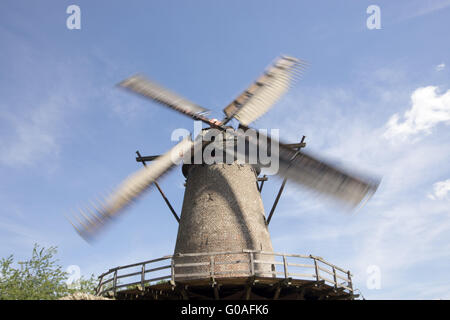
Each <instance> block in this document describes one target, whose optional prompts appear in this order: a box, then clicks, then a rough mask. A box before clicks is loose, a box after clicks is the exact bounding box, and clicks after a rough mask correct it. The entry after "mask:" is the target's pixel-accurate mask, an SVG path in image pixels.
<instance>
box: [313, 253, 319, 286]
mask: <svg viewBox="0 0 450 320" xmlns="http://www.w3.org/2000/svg"><path fill="white" fill-rule="evenodd" d="M313 260H314V269H315V270H316V281H317V282H319V281H320V275H319V265H318V264H317V260H316V258H313Z"/></svg>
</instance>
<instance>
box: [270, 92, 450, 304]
mask: <svg viewBox="0 0 450 320" xmlns="http://www.w3.org/2000/svg"><path fill="white" fill-rule="evenodd" d="M367 85H368V86H370V85H371V84H370V83H369V84H367ZM390 88H395V90H392V89H390ZM380 89H383V91H385V92H386V93H388V94H387V95H386V96H387V97H392V99H394V100H392V99H387V100H382V99H385V97H384V96H383V97H382V96H380V93H381V92H382V90H380V91H378V90H377V91H376V93H375V96H373V97H369V99H360V98H359V95H356V94H353V93H351V92H348V95H347V96H345V98H344V97H342V96H341V95H338V94H330V92H335V91H333V89H332V88H328V89H327V90H323V88H321V90H317V91H315V90H304V91H305V92H307V93H305V94H304V96H303V95H298V96H295V98H292V101H294V102H295V101H302V102H303V103H304V104H305V105H307V106H309V105H310V106H315V107H314V108H304V109H303V110H302V113H301V115H300V116H299V117H297V118H295V117H294V118H292V119H285V120H283V119H282V118H278V117H277V116H276V115H275V116H274V118H275V120H277V121H279V122H278V124H279V126H280V127H281V128H283V135H285V133H288V134H289V133H295V134H296V135H297V134H298V130H299V129H301V130H302V131H301V133H305V134H306V135H307V137H308V138H307V142H308V146H307V150H310V149H311V150H318V149H320V152H319V154H320V155H324V156H329V157H330V158H331V159H338V160H342V164H343V165H344V166H345V167H347V168H357V169H361V170H362V169H367V170H368V172H372V173H374V172H375V173H379V174H381V175H382V176H383V180H382V183H381V185H380V188H379V190H378V191H377V193H376V194H375V195H374V197H373V198H372V199H371V200H370V201H369V202H368V203H367V204H366V206H365V207H364V208H363V209H362V210H360V211H359V212H358V213H357V214H356V215H351V216H348V215H343V214H342V211H341V210H339V209H337V210H336V207H335V206H333V205H332V204H329V203H328V202H327V203H325V202H323V201H321V199H320V198H316V197H311V196H310V195H309V194H307V193H305V192H304V191H303V190H302V189H301V188H298V187H297V186H294V184H293V183H290V184H288V185H287V189H286V193H285V195H284V196H285V197H284V200H283V202H280V205H279V209H280V210H279V212H278V213H277V217H278V218H277V221H276V222H273V223H272V228H273V229H272V230H273V231H275V230H276V229H275V228H277V226H279V225H280V226H281V225H282V229H280V231H279V232H278V233H277V232H272V236H273V241H274V245H275V246H276V247H279V248H280V249H279V250H281V249H282V250H284V251H286V252H297V253H312V254H317V255H320V256H323V257H324V258H325V259H326V260H328V261H330V262H332V263H335V264H336V265H339V266H341V267H343V268H349V269H350V270H351V271H352V272H353V273H354V274H355V278H354V280H355V287H357V288H360V289H361V291H362V292H363V294H364V296H366V297H367V298H385V299H386V298H402V299H411V298H425V299H433V298H445V297H447V296H448V295H446V293H445V290H438V291H431V290H430V291H429V292H427V293H426V294H425V293H423V292H420V290H419V289H420V288H422V289H424V288H426V287H428V286H429V285H430V283H435V282H437V281H439V279H440V278H442V279H443V281H447V282H448V279H449V278H448V277H447V276H446V270H447V269H448V264H449V263H450V261H449V260H448V258H447V257H448V255H449V252H450V246H449V245H448V236H447V235H448V234H449V231H450V223H449V221H450V220H449V212H448V204H446V203H445V202H440V201H430V200H429V199H427V198H426V197H424V196H423V195H424V194H423V191H422V190H423V189H422V188H426V187H427V186H428V185H429V184H430V180H431V181H437V180H439V179H440V177H441V176H442V175H443V174H448V169H449V166H447V165H442V164H446V163H449V161H448V160H449V159H450V145H448V144H443V143H442V140H445V137H446V136H448V134H446V133H444V135H440V136H438V135H434V136H432V137H430V139H429V141H427V143H426V144H425V143H418V144H415V145H414V147H413V148H411V144H386V142H385V141H384V139H380V136H382V135H383V134H384V133H385V132H386V125H385V123H386V119H388V118H389V116H390V114H389V113H386V112H381V110H380V109H379V106H380V105H382V106H384V111H385V110H386V109H388V110H389V108H391V107H394V106H396V105H398V103H399V102H400V103H404V101H398V100H397V98H398V95H399V94H402V95H403V91H402V90H399V87H398V86H391V85H390V84H389V85H386V86H385V87H384V88H380ZM420 89H423V88H419V89H418V90H415V91H414V93H417V92H419V94H420V92H421V91H420ZM336 92H339V90H337V91H336ZM431 93H432V94H431V97H433V98H434V99H437V100H438V102H439V101H440V102H441V103H442V101H447V100H448V96H449V95H450V91H449V92H447V93H446V94H443V95H437V94H436V91H435V88H434V87H433V90H432V91H431ZM408 96H409V95H406V96H405V98H406V99H407V97H408ZM413 96H414V97H415V98H416V99H413V107H412V108H411V110H410V112H409V117H406V116H405V118H406V119H410V118H411V119H415V117H414V115H415V113H414V112H417V111H416V110H415V109H414V106H416V108H417V106H422V107H423V106H424V103H422V102H421V100H420V99H418V98H420V95H419V97H417V94H416V95H414V94H413ZM425 96H426V95H425ZM370 98H371V99H370ZM446 99H447V100H446ZM381 102H382V103H381ZM428 103H431V110H432V111H431V112H436V110H434V108H433V106H434V105H435V101H433V100H432V101H431V102H430V101H429V99H428ZM366 104H368V105H366ZM348 105H351V106H352V108H351V109H347V108H346V106H348ZM287 106H289V107H290V108H286V109H287V110H284V112H282V110H280V114H283V113H284V114H286V113H288V112H289V110H291V111H290V112H292V110H295V108H296V105H295V104H291V105H289V104H286V107H287ZM425 106H428V105H427V104H425ZM283 107H285V106H278V108H280V109H281V108H283ZM428 107H430V106H428ZM425 109H426V111H429V110H427V108H425ZM413 110H414V112H413ZM421 115H422V113H420V112H419V118H421V117H420V116H421ZM435 116H436V115H435ZM429 118H430V117H429V116H428V118H427V117H425V119H429ZM438 118H439V117H438ZM273 120H274V119H273V118H272V119H270V120H269V119H268V121H271V122H273ZM422 120H423V119H422ZM431 120H435V119H434V118H433V117H431ZM404 122H406V123H407V124H408V125H411V127H412V128H413V129H415V130H419V129H420V130H421V131H420V130H419V131H418V132H424V131H425V130H424V127H427V126H426V125H428V124H429V123H428V122H429V121H428V122H425V124H423V123H422V122H421V121H418V123H416V122H414V121H412V120H409V122H408V120H404ZM431 122H432V123H433V125H436V124H437V122H435V121H431ZM397 124H398V123H397ZM401 124H403V123H401ZM401 124H400V125H401ZM403 125H404V124H403ZM324 128H326V129H325V130H324ZM285 140H288V141H289V142H290V141H294V140H295V136H293V137H287V138H285ZM287 225H288V226H287ZM290 229H292V230H293V231H291V232H290V231H289V230H290ZM281 230H282V231H281ZM433 261H438V262H439V263H441V265H440V267H437V268H436V269H435V273H434V275H433V276H432V277H427V276H424V274H425V272H424V267H423V265H425V264H428V263H430V264H431V263H432V262H433ZM369 265H377V266H379V267H380V269H381V272H382V274H381V276H382V290H368V289H367V288H366V286H365V285H366V279H367V267H368V266H369ZM412 272H414V273H415V275H414V276H413V277H414V281H415V284H417V288H416V289H417V290H412V291H410V292H407V291H405V290H404V288H405V287H407V286H408V285H410V280H411V277H410V276H409V273H412ZM407 273H408V275H407Z"/></svg>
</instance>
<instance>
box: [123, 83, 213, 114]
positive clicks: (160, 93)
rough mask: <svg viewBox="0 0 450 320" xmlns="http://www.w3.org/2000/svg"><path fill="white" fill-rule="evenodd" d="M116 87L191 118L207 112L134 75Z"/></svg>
mask: <svg viewBox="0 0 450 320" xmlns="http://www.w3.org/2000/svg"><path fill="white" fill-rule="evenodd" d="M118 85H119V86H120V87H123V88H126V89H128V90H130V91H132V92H134V93H138V94H140V95H142V96H144V97H147V98H150V99H152V100H154V101H156V102H158V103H160V104H162V105H165V106H167V107H169V108H172V109H174V110H176V111H179V112H181V113H184V114H186V115H188V116H191V117H195V116H198V115H200V114H202V113H205V112H208V111H209V110H208V109H205V108H202V107H200V106H199V105H196V104H195V103H193V102H191V101H189V100H187V99H186V98H183V97H181V96H180V95H178V94H176V93H174V92H172V91H169V90H168V89H165V88H163V87H162V86H160V85H159V84H157V83H155V82H153V81H150V80H148V79H146V78H145V77H144V76H142V75H134V76H132V77H130V78H128V79H125V80H123V81H122V82H120V83H119V84H118Z"/></svg>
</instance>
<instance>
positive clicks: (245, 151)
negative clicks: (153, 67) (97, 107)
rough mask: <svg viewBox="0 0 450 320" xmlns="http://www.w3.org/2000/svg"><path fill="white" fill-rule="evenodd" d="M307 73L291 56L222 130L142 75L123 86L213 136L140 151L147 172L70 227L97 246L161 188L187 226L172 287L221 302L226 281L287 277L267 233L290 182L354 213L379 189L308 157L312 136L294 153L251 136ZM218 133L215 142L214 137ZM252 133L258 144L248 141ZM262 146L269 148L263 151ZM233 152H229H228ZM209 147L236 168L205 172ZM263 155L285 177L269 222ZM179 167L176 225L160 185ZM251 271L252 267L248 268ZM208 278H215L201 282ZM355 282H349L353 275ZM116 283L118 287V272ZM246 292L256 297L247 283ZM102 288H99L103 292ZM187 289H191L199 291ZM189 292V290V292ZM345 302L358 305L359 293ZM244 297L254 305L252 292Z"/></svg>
mask: <svg viewBox="0 0 450 320" xmlns="http://www.w3.org/2000/svg"><path fill="white" fill-rule="evenodd" d="M305 67H306V63H305V62H304V61H302V60H299V59H296V58H293V57H289V56H281V57H279V58H277V59H276V60H275V61H274V62H273V63H272V64H271V65H270V66H269V67H268V68H267V69H266V71H265V72H264V73H263V75H261V76H260V77H259V78H258V79H257V80H256V81H255V82H254V83H252V84H251V85H250V86H249V87H248V89H247V90H245V91H244V92H243V93H242V94H241V95H239V96H238V97H237V98H236V99H235V100H233V101H232V102H231V103H230V104H229V105H228V106H227V107H225V109H224V110H223V111H224V113H225V116H224V118H223V119H222V120H220V121H219V120H217V119H211V118H208V117H207V114H209V110H208V109H205V108H203V107H201V106H199V105H197V104H195V103H193V102H191V101H189V100H187V99H186V98H184V97H181V96H180V95H178V94H176V93H174V92H172V91H169V90H167V89H165V88H163V87H162V86H160V85H159V84H157V83H155V82H153V81H151V80H148V79H147V78H145V77H144V76H142V75H134V76H131V77H130V78H128V79H126V80H124V81H122V82H120V83H119V86H120V87H122V88H125V89H127V90H129V91H131V92H133V93H136V94H138V95H140V96H143V97H146V98H149V99H151V100H153V101H155V102H158V103H159V104H161V105H163V106H166V107H169V108H171V109H173V110H176V111H178V112H180V113H182V114H185V115H187V116H189V117H191V118H192V119H194V120H199V121H202V122H203V123H206V124H207V125H208V126H209V127H208V128H206V129H203V130H202V132H201V133H200V134H199V135H198V136H197V137H194V139H193V140H192V139H191V137H190V136H188V137H186V138H184V139H183V140H182V141H181V142H179V143H178V144H176V145H175V146H174V147H172V148H171V149H170V150H169V151H168V152H166V153H165V154H163V155H159V156H146V157H142V156H141V155H140V153H139V152H137V155H138V156H137V158H136V160H137V161H139V162H142V163H143V164H144V166H143V168H141V169H140V170H138V171H137V172H135V173H134V174H132V175H131V176H129V177H128V178H127V179H126V180H125V181H124V182H123V183H122V184H121V185H120V186H119V187H118V188H117V189H116V190H115V191H113V192H112V193H111V194H110V195H109V196H108V197H106V198H105V199H104V200H103V201H99V202H97V204H93V205H92V206H91V207H90V208H88V209H86V210H81V211H80V215H79V216H77V217H76V219H77V223H72V224H73V226H74V227H75V229H76V230H77V232H78V233H79V234H80V235H81V236H82V237H84V238H85V239H91V238H93V237H94V236H96V235H97V234H98V233H99V232H100V231H101V230H102V229H103V228H104V227H105V226H106V225H107V224H108V223H110V221H111V220H114V219H115V218H116V217H117V216H119V215H120V214H121V213H122V212H124V211H125V209H126V208H127V207H128V206H129V205H130V204H131V203H132V202H133V201H135V200H137V199H138V198H139V197H140V196H142V195H143V194H144V193H145V192H146V191H147V190H148V189H149V188H150V187H151V186H152V185H155V186H156V188H157V189H158V190H159V192H160V193H161V194H162V195H163V197H164V200H165V201H166V203H167V204H168V206H169V208H170V210H171V212H172V214H173V215H174V217H175V218H176V219H177V221H178V222H179V228H178V235H177V241H176V245H175V250H174V254H173V256H171V276H170V277H171V285H172V286H173V285H175V284H176V283H178V284H179V283H180V281H181V282H183V281H188V282H189V281H190V280H192V279H197V280H198V279H200V280H201V279H211V278H212V279H214V280H213V285H212V287H214V288H215V291H214V296H215V297H216V298H217V297H218V291H217V290H218V289H217V288H218V286H217V279H218V278H220V279H226V278H228V279H229V280H230V279H241V278H242V277H241V276H240V275H242V274H245V272H250V275H251V279H253V280H254V279H255V278H254V277H255V276H258V277H262V278H264V279H272V280H273V281H277V279H278V278H277V274H278V273H279V272H277V271H276V265H277V264H279V263H278V262H277V260H276V254H274V255H272V256H270V255H271V253H273V248H272V242H271V239H270V234H269V231H268V224H269V223H270V221H271V219H272V216H273V213H274V210H275V207H276V205H277V203H278V200H279V198H280V195H281V193H282V191H283V188H284V186H285V184H286V180H287V179H289V181H292V182H294V183H297V184H299V185H301V186H304V187H306V188H308V189H310V190H313V191H315V192H317V193H319V194H321V195H323V196H326V197H330V198H332V199H334V200H337V201H338V202H341V203H343V204H345V205H348V206H350V207H356V206H358V205H360V204H361V203H363V202H364V201H365V200H367V199H368V198H369V197H370V196H371V195H372V194H373V193H374V192H375V191H376V189H377V187H378V184H379V181H378V180H377V179H375V178H370V177H367V176H363V175H361V174H356V173H353V172H349V171H345V170H343V169H341V168H338V167H336V166H334V165H332V164H330V163H327V162H326V161H324V160H322V159H319V158H317V157H315V156H312V155H310V154H308V153H307V152H304V151H301V148H303V147H304V146H305V145H306V144H305V142H304V138H305V137H303V138H302V140H301V142H300V143H294V144H287V143H283V142H281V141H278V140H277V139H274V138H272V137H270V136H269V135H266V134H264V133H262V132H260V131H257V130H255V129H253V128H250V124H251V123H252V122H253V121H254V120H256V119H257V118H259V117H260V116H262V115H263V114H264V113H266V112H267V111H268V110H269V109H270V108H271V107H272V106H273V105H274V104H275V103H276V101H277V100H278V99H279V98H280V97H281V96H282V95H283V94H284V93H285V92H286V91H287V90H288V89H289V87H290V86H292V84H293V83H294V82H295V80H297V79H298V78H299V77H300V76H301V75H302V73H303V71H304V70H305ZM233 119H234V120H236V121H238V122H239V127H238V128H233V127H232V126H230V125H228V124H229V123H230V121H231V120H233ZM212 133H214V138H211V135H212ZM249 133H250V135H249ZM252 134H253V137H256V139H250V138H249V136H252ZM218 138H220V139H218ZM239 141H244V147H243V148H239V147H238V144H239ZM263 141H264V142H266V143H262V142H263ZM230 145H231V148H227V147H226V146H230ZM211 146H214V148H213V150H214V151H213V153H215V152H217V150H219V151H223V155H226V156H229V158H227V159H231V161H230V162H227V163H225V162H222V163H220V162H219V163H209V162H208V163H207V161H205V159H204V153H205V150H207V149H208V148H209V150H210V151H211ZM273 146H275V147H273ZM252 150H253V152H252ZM255 150H256V152H254V151H255ZM264 153H265V154H268V155H270V156H271V159H276V161H277V165H278V170H277V172H276V174H278V175H279V176H281V177H283V178H284V180H283V183H282V186H281V188H280V191H279V192H278V195H277V197H276V200H275V203H274V205H273V207H272V210H271V211H270V213H269V215H268V217H267V218H266V215H265V213H264V207H263V203H262V199H261V195H260V193H261V190H262V187H263V184H264V181H266V180H267V177H266V176H264V177H259V174H260V171H261V168H264V167H267V163H265V162H264V161H262V159H261V154H264ZM198 157H199V158H198ZM196 159H200V162H199V161H195V160H196ZM239 159H240V160H241V161H239ZM242 159H244V161H242ZM147 162H151V163H149V164H147ZM181 163H183V164H182V169H183V170H182V171H183V174H184V176H185V177H186V189H185V194H184V201H183V208H182V212H181V216H180V217H178V215H177V214H176V212H175V210H174V209H173V207H172V206H171V205H170V203H169V201H168V200H167V198H166V197H165V195H164V193H163V192H162V190H161V188H160V186H159V184H158V182H157V181H158V180H159V179H160V178H161V177H162V176H163V175H165V174H166V173H168V172H169V171H170V170H172V169H173V168H174V167H175V166H176V165H179V164H181ZM267 256H269V257H267ZM264 257H265V260H264ZM246 258H249V260H248V261H247V260H246ZM313 259H314V263H315V265H316V268H315V271H316V281H319V282H317V283H316V284H315V285H316V286H317V284H318V283H319V284H320V281H321V280H320V279H319V271H320V270H319V268H318V267H317V263H318V262H317V261H320V259H319V258H317V259H319V260H317V259H316V258H313ZM263 260H264V261H263ZM242 261H245V262H244V263H242ZM283 261H284V267H285V270H284V275H285V279H284V280H283V281H284V282H283V283H285V282H286V281H287V280H286V279H290V277H288V272H287V266H288V265H289V263H287V262H286V257H285V256H283ZM247 262H249V263H250V268H248V266H249V264H248V263H247ZM258 262H259V263H258ZM144 265H145V264H144ZM291 265H292V264H291ZM294 265H295V264H294ZM211 268H212V269H211ZM336 268H338V267H335V266H333V270H334V272H336ZM144 269H145V268H144V267H143V270H144ZM154 269H157V268H154ZM338 269H339V268H338ZM152 270H153V269H152ZM146 272H148V270H147V271H145V272H144V271H142V278H141V280H140V283H141V284H142V287H141V289H142V288H143V287H144V283H145V282H148V281H147V280H145V273H146ZM205 274H207V275H210V276H202V275H205ZM219 275H220V276H219ZM334 277H335V281H334V283H335V287H334V289H342V287H341V288H339V286H338V281H337V278H336V277H339V276H337V275H336V273H334ZM348 277H349V278H350V273H348ZM349 278H348V279H347V280H349ZM102 279H103V276H102ZM112 279H113V280H111V281H113V282H114V283H115V284H116V280H117V270H116V271H115V276H114V277H113V278H112ZM114 279H115V280H114ZM288 282H289V281H288ZM245 283H247V285H246V288H248V287H249V286H248V282H245ZM252 283H255V282H254V281H253V282H252ZM289 283H290V282H289ZM103 284H104V282H103V283H102V280H101V281H100V286H101V285H103ZM214 284H216V285H214ZM189 286H190V287H192V283H190V284H189ZM181 287H182V288H186V287H187V285H186V284H185V285H183V286H181ZM278 287H280V288H281V286H278ZM278 287H277V288H278ZM343 287H344V288H347V289H351V285H350V288H349V287H348V286H345V285H343ZM114 288H115V287H114ZM230 290H231V289H230ZM246 290H247V289H246ZM99 291H101V290H99ZM114 292H116V289H114ZM176 292H178V293H179V294H180V295H181V296H182V297H186V296H187V294H186V291H185V290H184V289H182V290H181V291H176ZM180 292H181V293H180ZM183 292H184V294H183ZM246 292H247V291H246ZM347 294H350V296H352V294H353V292H351V293H348V292H347ZM278 295H279V293H278ZM231 296H232V295H231ZM245 296H246V297H250V293H248V294H246V295H245Z"/></svg>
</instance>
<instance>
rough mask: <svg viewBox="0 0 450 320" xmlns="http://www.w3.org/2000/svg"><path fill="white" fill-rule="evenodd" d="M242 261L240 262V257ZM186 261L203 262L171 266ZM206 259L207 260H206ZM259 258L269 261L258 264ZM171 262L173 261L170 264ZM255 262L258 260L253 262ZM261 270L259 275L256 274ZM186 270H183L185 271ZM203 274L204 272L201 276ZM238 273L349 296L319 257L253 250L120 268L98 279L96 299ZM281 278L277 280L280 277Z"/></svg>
mask: <svg viewBox="0 0 450 320" xmlns="http://www.w3.org/2000/svg"><path fill="white" fill-rule="evenodd" d="M225 255H226V256H227V261H224V259H220V256H222V257H223V256H225ZM233 255H235V256H237V257H238V259H237V260H231V261H229V259H230V256H233ZM243 255H244V256H246V257H247V258H246V259H244V260H243V259H242V256H243ZM182 257H190V258H191V259H192V258H194V259H195V258H197V259H205V261H206V262H205V261H203V262H193V263H175V260H177V258H182ZM208 257H209V259H208ZM262 257H269V259H267V260H262ZM174 258H175V260H174ZM257 258H258V259H257ZM232 264H233V265H236V264H241V265H244V266H247V267H248V268H247V267H246V268H245V269H243V268H240V269H238V270H236V269H234V270H232V271H217V270H216V269H218V268H217V267H218V266H220V265H232ZM264 265H266V266H267V265H272V266H273V267H272V268H271V270H272V271H267V270H268V268H261V267H262V266H264ZM200 266H201V268H200V270H202V272H201V273H195V274H194V273H176V272H175V271H176V270H177V272H178V270H180V269H181V270H182V269H183V268H192V267H200ZM261 269H264V270H263V271H258V270H261ZM185 270H186V269H185ZM203 271H204V272H203ZM227 273H228V274H233V275H236V273H239V274H240V275H239V276H242V277H246V276H258V274H259V275H261V274H262V275H263V276H264V277H267V275H268V274H269V276H270V275H272V277H276V278H278V279H279V278H285V279H288V278H292V279H301V280H310V281H316V282H323V283H324V284H327V285H330V286H332V287H335V288H336V289H338V288H341V290H343V291H345V292H348V293H352V294H353V286H352V280H351V276H352V275H351V273H350V271H347V270H344V269H341V268H339V267H337V266H335V265H333V264H331V263H329V262H327V261H325V260H323V259H322V258H320V257H316V256H312V255H300V254H285V253H275V252H265V251H255V250H243V251H235V252H213V253H188V254H177V255H175V256H174V255H168V256H164V257H161V258H158V259H153V260H148V261H143V262H139V263H134V264H130V265H126V266H122V267H116V268H113V269H110V270H108V271H107V272H105V273H103V274H102V275H100V276H99V285H98V287H97V290H96V291H97V295H105V294H107V293H108V294H109V295H111V294H112V296H116V293H117V292H118V291H120V290H123V289H128V288H132V287H138V286H140V288H144V287H145V285H152V284H156V283H160V282H166V281H168V282H170V283H171V284H172V285H175V283H176V281H177V279H178V280H179V279H180V278H184V279H185V278H186V277H187V276H189V277H190V279H205V278H206V279H214V278H217V279H218V278H220V277H221V276H226V274H227ZM280 276H281V277H280Z"/></svg>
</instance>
